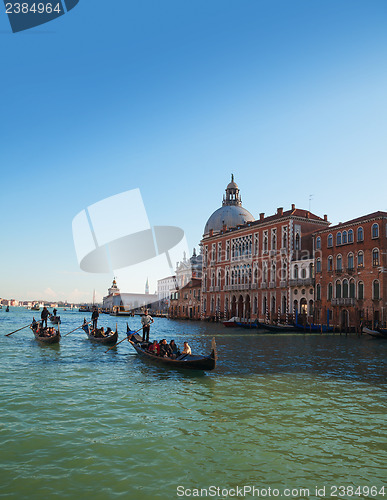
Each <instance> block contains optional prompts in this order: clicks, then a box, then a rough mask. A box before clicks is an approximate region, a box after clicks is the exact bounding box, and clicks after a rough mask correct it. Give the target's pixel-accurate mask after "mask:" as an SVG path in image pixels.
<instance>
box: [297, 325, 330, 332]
mask: <svg viewBox="0 0 387 500" xmlns="http://www.w3.org/2000/svg"><path fill="white" fill-rule="evenodd" d="M294 326H295V327H296V328H297V331H299V332H305V333H331V332H333V326H327V325H313V324H311V325H305V326H304V325H301V324H299V323H295V324H294Z"/></svg>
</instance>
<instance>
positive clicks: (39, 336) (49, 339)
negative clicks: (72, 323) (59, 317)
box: [30, 320, 60, 344]
mask: <svg viewBox="0 0 387 500" xmlns="http://www.w3.org/2000/svg"><path fill="white" fill-rule="evenodd" d="M38 327H39V331H38ZM30 328H31V330H32V331H33V333H34V335H35V339H36V340H37V341H38V342H41V343H42V344H58V342H59V340H60V331H59V327H58V329H57V330H55V328H54V334H52V335H47V332H48V328H43V330H41V329H40V325H39V323H37V322H36V321H35V320H33V322H32V325H31V326H30Z"/></svg>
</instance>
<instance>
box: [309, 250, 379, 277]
mask: <svg viewBox="0 0 387 500" xmlns="http://www.w3.org/2000/svg"><path fill="white" fill-rule="evenodd" d="M356 258H357V267H364V252H363V251H361V250H360V251H359V252H357V255H356ZM372 265H373V266H374V267H377V266H379V265H380V252H379V249H378V248H374V249H373V250H372ZM354 267H355V256H354V254H353V253H352V252H350V253H349V254H348V255H347V270H348V271H351V270H353V269H354ZM333 270H335V271H339V272H341V271H343V257H342V255H341V254H339V255H337V256H336V266H335V269H333V257H332V255H330V256H329V257H328V259H327V271H328V272H329V271H333ZM316 272H317V273H321V272H322V261H321V259H320V258H318V259H317V260H316Z"/></svg>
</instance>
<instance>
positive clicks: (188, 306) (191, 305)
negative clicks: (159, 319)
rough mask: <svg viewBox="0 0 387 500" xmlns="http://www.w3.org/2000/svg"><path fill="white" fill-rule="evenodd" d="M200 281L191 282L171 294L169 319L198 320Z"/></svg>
mask: <svg viewBox="0 0 387 500" xmlns="http://www.w3.org/2000/svg"><path fill="white" fill-rule="evenodd" d="M201 288H202V280H201V279H198V278H192V280H191V281H190V282H189V283H187V284H186V285H185V286H183V287H182V288H180V289H179V290H175V291H173V292H172V294H171V305H170V310H169V317H170V318H180V319H200V314H201V312H200V311H201Z"/></svg>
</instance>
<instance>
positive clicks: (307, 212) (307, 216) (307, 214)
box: [305, 210, 310, 219]
mask: <svg viewBox="0 0 387 500" xmlns="http://www.w3.org/2000/svg"><path fill="white" fill-rule="evenodd" d="M309 215H310V212H309V211H308V210H307V211H306V212H305V217H306V218H307V219H309Z"/></svg>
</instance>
